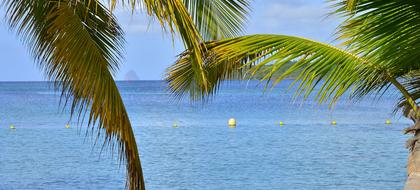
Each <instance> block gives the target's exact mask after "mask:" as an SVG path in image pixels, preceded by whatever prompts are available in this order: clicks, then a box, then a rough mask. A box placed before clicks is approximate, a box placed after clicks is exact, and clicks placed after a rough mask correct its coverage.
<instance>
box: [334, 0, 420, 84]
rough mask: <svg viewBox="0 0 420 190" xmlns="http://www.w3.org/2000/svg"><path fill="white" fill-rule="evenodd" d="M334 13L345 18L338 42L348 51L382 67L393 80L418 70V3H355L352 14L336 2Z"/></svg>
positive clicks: (364, 0)
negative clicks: (390, 73) (347, 47)
mask: <svg viewBox="0 0 420 190" xmlns="http://www.w3.org/2000/svg"><path fill="white" fill-rule="evenodd" d="M335 7H336V8H337V10H336V14H339V15H343V16H345V17H348V19H347V20H345V21H344V22H343V24H342V25H341V26H340V30H339V34H340V36H339V40H343V41H344V43H343V45H345V46H349V48H350V49H351V51H352V52H355V53H357V54H362V55H363V56H364V57H370V58H373V59H376V60H379V61H380V62H381V63H382V64H386V65H387V66H386V67H387V68H389V69H392V70H394V71H392V73H393V74H394V76H395V77H401V76H403V75H405V74H407V73H408V72H410V71H411V70H418V69H420V61H419V60H420V53H419V52H418V49H419V48H420V33H419V32H418V31H420V4H419V3H417V2H416V1H406V0H392V1H381V0H358V1H357V3H356V4H354V8H353V11H352V12H349V11H347V9H346V7H347V6H346V1H338V2H337V3H336V5H335Z"/></svg>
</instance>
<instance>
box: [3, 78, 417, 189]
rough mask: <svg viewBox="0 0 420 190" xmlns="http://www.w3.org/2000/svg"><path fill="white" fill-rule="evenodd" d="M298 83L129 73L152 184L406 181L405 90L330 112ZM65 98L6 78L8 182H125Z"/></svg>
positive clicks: (68, 185) (332, 185)
mask: <svg viewBox="0 0 420 190" xmlns="http://www.w3.org/2000/svg"><path fill="white" fill-rule="evenodd" d="M290 82H291V81H286V82H285V83H282V84H281V85H279V86H277V87H275V88H274V89H267V90H265V91H264V88H263V86H261V85H258V82H257V81H231V82H229V83H227V84H224V85H222V88H221V89H220V91H219V92H218V93H217V95H216V96H214V97H212V98H211V99H210V100H209V101H207V102H196V103H192V102H190V101H189V100H188V99H183V100H179V99H176V98H174V96H173V95H171V94H170V93H168V91H167V89H166V84H165V83H164V82H162V81H134V82H133V81H130V82H118V86H119V88H120V91H121V94H122V97H123V99H124V103H125V105H126V108H127V110H128V113H129V116H130V119H131V122H132V125H133V129H134V132H135V135H136V139H137V144H138V146H139V150H140V154H141V161H142V166H143V170H144V175H145V182H146V187H147V189H159V190H160V189H250V190H251V189H252V190H253V189H291V190H292V189H303V190H305V189H308V190H309V189H322V190H325V189H331V190H333V189H342V190H346V189H348V190H353V189H366V190H368V189H369V190H370V189H371V190H374V189H382V190H395V189H402V187H403V185H404V181H405V179H406V160H407V150H406V149H405V148H404V143H405V140H406V139H407V138H408V136H404V135H402V132H401V131H402V130H403V129H404V128H405V127H408V126H409V125H410V121H409V120H407V119H405V118H403V117H401V115H400V114H396V115H393V107H394V105H395V103H396V102H397V100H398V98H399V96H398V94H397V93H392V92H391V93H386V94H384V95H383V96H382V97H380V98H378V97H376V96H373V95H369V96H368V97H366V98H365V99H364V100H362V101H360V102H356V103H355V102H351V101H348V100H347V99H346V98H343V99H342V100H340V101H339V102H338V103H337V105H335V106H334V109H333V110H330V109H328V105H318V104H317V102H315V101H312V99H308V100H307V101H305V102H302V101H301V100H300V99H293V94H294V92H293V89H292V90H288V84H290ZM59 103H60V93H58V92H55V91H54V89H53V88H52V85H51V84H50V83H47V82H1V83H0V189H5V190H9V189H63V190H68V189H105V190H107V189H123V188H124V187H125V166H124V164H122V165H120V163H119V162H118V160H117V156H116V155H112V152H110V151H107V149H105V150H103V151H102V152H101V147H102V142H103V141H102V139H101V138H99V140H98V141H96V131H93V133H92V132H90V131H87V130H86V129H87V128H86V126H85V125H83V124H82V125H78V124H77V120H76V119H72V120H69V115H68V108H66V109H62V106H61V107H60V106H59ZM229 118H235V119H236V120H237V127H236V128H229V127H228V126H227V121H228V119H229ZM387 119H391V120H392V124H391V125H386V124H385V121H386V120H387ZM333 120H335V121H337V125H335V126H333V125H331V124H330V123H331V121H333ZM280 121H282V122H284V125H283V126H280V125H279V122H280ZM67 123H70V126H71V128H69V129H66V128H65V125H66V124H67ZM174 123H175V124H176V125H177V126H178V127H177V128H174V127H173V125H174ZM11 124H13V125H14V126H15V127H16V129H15V130H11V129H9V125H11ZM95 142H97V143H96V145H94V144H95Z"/></svg>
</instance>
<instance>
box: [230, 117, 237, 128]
mask: <svg viewBox="0 0 420 190" xmlns="http://www.w3.org/2000/svg"><path fill="white" fill-rule="evenodd" d="M228 125H229V127H230V128H235V127H236V120H235V119H234V118H230V119H229V121H228Z"/></svg>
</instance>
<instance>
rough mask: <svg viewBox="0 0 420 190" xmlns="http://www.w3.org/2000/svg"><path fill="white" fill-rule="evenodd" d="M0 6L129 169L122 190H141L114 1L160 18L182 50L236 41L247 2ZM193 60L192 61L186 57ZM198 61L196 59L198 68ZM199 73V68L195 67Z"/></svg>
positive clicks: (140, 0)
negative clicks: (120, 83)
mask: <svg viewBox="0 0 420 190" xmlns="http://www.w3.org/2000/svg"><path fill="white" fill-rule="evenodd" d="M101 2H102V1H100V0H3V1H2V2H1V5H2V7H4V8H5V10H6V14H5V17H6V20H7V21H8V25H9V26H10V28H11V29H12V30H14V31H16V32H17V34H18V35H19V36H21V37H22V39H23V42H24V43H25V44H26V45H27V46H28V48H29V50H30V53H31V54H32V56H33V57H34V59H35V61H36V62H37V63H38V65H39V66H40V68H42V69H43V70H44V72H45V73H46V75H47V76H48V77H49V79H50V80H52V81H55V83H54V84H55V85H54V86H55V87H56V89H57V90H61V92H62V97H63V98H64V100H65V102H66V103H67V102H68V104H69V105H70V107H71V115H72V116H73V115H75V116H77V117H78V118H79V119H81V120H83V117H84V115H85V114H87V113H88V114H87V115H88V116H87V118H88V125H89V126H90V129H91V130H96V131H97V135H98V136H100V135H104V136H105V139H104V140H105V141H104V146H107V147H109V148H110V149H112V151H114V150H116V151H118V153H119V159H120V161H123V162H125V163H126V170H127V180H126V188H127V189H145V185H144V179H143V173H142V167H141V163H140V157H139V153H138V149H137V144H136V139H135V136H134V134H133V130H132V127H131V123H130V120H129V118H128V114H127V111H126V109H125V107H124V104H123V101H122V98H121V95H120V93H119V91H118V88H117V85H116V83H115V81H114V79H113V73H115V72H116V71H117V70H118V67H119V64H120V60H121V57H122V50H123V46H124V42H125V41H124V34H123V31H122V29H121V28H120V26H119V25H118V23H117V21H116V18H115V17H114V16H113V14H112V10H114V9H115V7H116V6H118V3H120V4H122V5H126V6H129V7H131V8H132V10H133V11H134V10H136V9H137V8H138V7H140V8H142V9H144V10H145V12H146V13H147V15H149V16H150V17H152V18H155V19H156V20H158V21H159V22H160V24H161V26H162V28H163V29H164V30H166V31H169V32H170V33H172V34H173V35H175V34H178V35H179V36H180V37H181V38H182V40H183V41H184V44H185V46H186V48H188V49H192V50H194V52H204V49H203V46H201V43H202V42H204V40H212V39H213V40H214V39H219V38H222V37H233V36H235V35H238V34H239V33H240V32H241V30H242V24H243V22H244V21H245V20H246V14H247V12H248V7H249V2H248V0H214V1H206V0H125V1H123V0H121V1H118V0H110V1H109V4H110V5H109V7H105V6H104V5H103V4H102V3H101ZM191 56H192V57H193V56H194V55H191ZM200 57H201V55H200V54H199V53H197V54H196V60H197V62H200V60H201V59H199V58H200ZM197 69H201V68H197Z"/></svg>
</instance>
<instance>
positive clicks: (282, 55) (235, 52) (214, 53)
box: [166, 35, 389, 103]
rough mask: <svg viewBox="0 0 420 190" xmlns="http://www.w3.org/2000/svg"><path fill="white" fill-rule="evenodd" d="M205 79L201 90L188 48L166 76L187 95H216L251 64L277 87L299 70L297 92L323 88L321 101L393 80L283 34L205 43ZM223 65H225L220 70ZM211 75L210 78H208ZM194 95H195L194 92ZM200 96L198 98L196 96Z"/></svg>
mask: <svg viewBox="0 0 420 190" xmlns="http://www.w3.org/2000/svg"><path fill="white" fill-rule="evenodd" d="M207 47H208V52H207V59H205V63H206V66H205V68H206V74H207V76H206V78H208V79H210V78H211V79H212V80H211V81H208V83H209V84H211V85H209V86H210V87H212V90H209V91H205V90H203V89H200V88H197V86H200V84H196V83H198V82H199V81H197V80H195V78H194V76H195V75H194V73H193V72H194V70H192V69H188V64H189V63H190V58H189V55H190V54H191V53H190V52H189V51H187V52H184V54H182V55H181V57H180V59H179V60H178V61H177V62H176V63H175V64H174V65H173V66H172V67H170V68H169V70H168V75H167V77H166V80H167V81H168V83H169V86H170V88H171V90H172V91H173V92H174V93H176V94H178V95H183V94H186V93H189V94H190V96H194V97H205V96H208V95H210V94H212V93H215V92H216V90H217V87H218V86H219V84H220V82H221V81H222V80H224V79H230V77H231V76H237V75H235V72H236V73H238V70H237V69H238V68H240V69H244V68H245V67H249V66H252V69H251V70H250V71H249V75H250V76H253V75H255V74H257V73H260V72H262V73H266V74H265V76H264V78H263V79H262V80H268V81H271V83H267V85H271V86H274V85H276V84H278V83H279V82H280V81H282V80H283V79H285V78H287V76H289V75H290V74H291V73H293V72H296V71H300V74H299V75H298V76H297V77H296V79H295V82H294V83H293V85H295V84H299V85H298V89H297V90H298V93H297V94H298V95H303V96H304V97H305V98H307V97H308V96H309V95H310V94H311V92H313V91H314V89H315V87H317V86H318V87H320V89H319V91H318V93H317V94H316V97H315V99H317V100H318V101H319V102H320V103H322V102H325V101H327V100H332V101H331V102H335V101H336V100H337V99H338V98H339V97H340V96H341V95H343V94H344V93H345V92H346V91H348V90H352V92H353V95H354V96H356V95H358V94H363V93H367V92H371V91H372V90H380V89H382V87H383V86H386V85H387V84H388V83H389V81H387V80H385V77H387V76H388V75H387V71H386V70H385V69H383V68H381V67H380V65H379V64H376V63H373V62H372V61H370V60H367V59H364V58H361V57H359V56H358V55H356V54H353V53H351V52H347V51H344V50H342V49H339V48H337V47H334V46H331V45H328V44H325V43H321V42H316V41H312V40H309V39H305V38H299V37H294V36H283V35H251V36H244V37H238V38H231V39H226V40H221V41H217V42H209V43H207ZM290 61H296V62H295V63H294V64H293V65H292V66H291V67H290V68H288V69H287V70H286V71H285V72H284V73H283V74H282V75H280V76H279V77H277V78H272V76H273V74H274V73H276V71H278V70H279V69H280V68H282V67H283V66H284V65H286V64H287V63H289V62H290ZM220 67H223V68H225V69H216V68H220ZM210 76H212V77H210ZM191 94H192V95H191ZM197 94H199V96H197Z"/></svg>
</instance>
